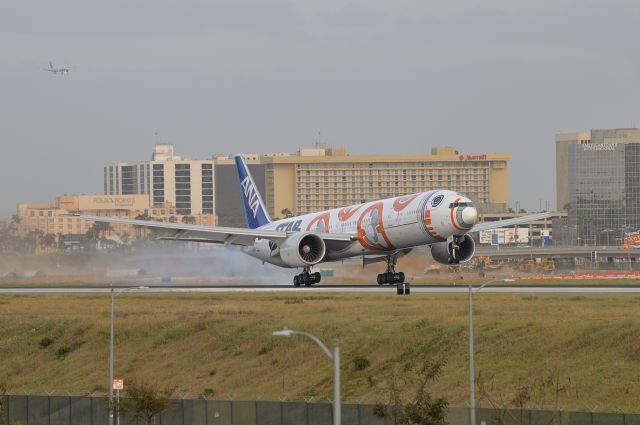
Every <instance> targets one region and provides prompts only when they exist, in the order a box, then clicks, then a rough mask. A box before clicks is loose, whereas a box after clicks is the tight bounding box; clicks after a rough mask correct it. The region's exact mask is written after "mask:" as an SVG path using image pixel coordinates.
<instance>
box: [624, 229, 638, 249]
mask: <svg viewBox="0 0 640 425" xmlns="http://www.w3.org/2000/svg"><path fill="white" fill-rule="evenodd" d="M624 245H625V246H634V247H640V231H636V232H632V233H625V234H624Z"/></svg>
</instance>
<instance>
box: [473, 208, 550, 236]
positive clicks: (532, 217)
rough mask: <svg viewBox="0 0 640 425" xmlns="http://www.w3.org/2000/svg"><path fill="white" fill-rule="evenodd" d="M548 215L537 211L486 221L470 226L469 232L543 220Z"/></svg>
mask: <svg viewBox="0 0 640 425" xmlns="http://www.w3.org/2000/svg"><path fill="white" fill-rule="evenodd" d="M549 217H551V214H549V213H548V212H543V213H537V214H529V215H524V216H522V217H516V218H509V219H506V220H498V221H488V222H485V223H478V224H476V225H475V226H473V227H472V228H471V230H470V232H480V231H481V230H491V229H498V228H500V227H508V226H513V225H514V224H521V223H530V222H532V221H536V220H543V219H545V218H549Z"/></svg>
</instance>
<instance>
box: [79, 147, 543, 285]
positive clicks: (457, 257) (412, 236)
mask: <svg viewBox="0 0 640 425" xmlns="http://www.w3.org/2000/svg"><path fill="white" fill-rule="evenodd" d="M234 158H235V163H236V171H237V177H238V183H239V188H240V195H241V198H242V203H243V205H244V218H245V224H246V227H245V228H235V227H208V226H198V225H187V224H178V223H164V222H154V221H144V220H127V219H118V218H109V217H98V216H87V215H78V216H79V217H80V218H82V219H85V220H93V221H100V222H106V223H117V224H128V225H135V226H142V227H147V228H151V229H162V230H165V231H167V232H168V233H169V236H163V237H161V238H159V239H163V240H178V241H191V242H203V243H221V244H223V245H224V246H228V245H239V246H241V247H242V250H243V252H245V253H246V254H248V255H250V256H252V257H255V258H258V259H260V260H262V261H263V262H267V263H271V264H275V265H276V266H280V267H289V268H301V269H303V272H302V273H301V274H298V275H297V276H295V277H294V279H293V284H294V285H295V286H300V285H305V286H310V285H312V284H315V283H318V282H320V273H318V272H315V273H313V272H312V268H313V266H316V265H318V264H320V263H324V262H330V261H337V260H342V259H345V258H350V257H363V264H364V265H366V264H370V263H375V262H379V261H384V262H386V264H387V271H386V272H385V273H382V274H379V275H378V284H380V285H382V284H396V283H402V282H404V273H402V272H397V271H396V262H397V260H398V258H399V257H401V256H404V255H406V254H408V253H409V252H410V251H411V249H412V248H415V247H418V246H423V245H429V246H430V247H431V254H432V256H433V258H434V260H436V261H437V262H439V263H441V264H446V265H454V264H459V263H462V262H465V261H469V260H470V259H471V258H472V257H473V254H474V252H475V242H474V240H473V239H472V238H471V236H470V235H469V233H470V232H477V231H480V230H489V229H494V228H499V227H505V226H510V225H514V224H518V223H524V222H530V221H534V220H539V219H542V218H546V217H548V216H549V214H548V213H539V214H531V215H528V216H524V217H518V218H515V219H509V220H501V221H496V222H490V223H479V224H476V223H477V221H478V211H477V210H476V208H475V206H474V205H473V202H471V200H470V199H468V198H466V197H464V196H462V195H460V194H458V193H456V192H452V191H449V190H432V191H429V192H421V193H415V194H410V195H404V196H399V197H396V198H389V199H383V200H379V201H372V202H366V203H363V204H359V205H351V206H348V207H344V208H336V209H332V210H329V211H322V212H319V213H313V214H306V215H302V216H298V217H291V218H287V219H283V220H279V221H271V219H270V218H269V214H268V213H267V210H266V208H265V206H264V202H263V201H262V197H261V196H260V193H258V191H257V189H256V185H255V183H254V181H253V178H252V177H251V173H250V172H249V169H248V168H247V166H246V164H245V162H244V160H243V159H242V157H241V156H240V155H236V156H235V157H234Z"/></svg>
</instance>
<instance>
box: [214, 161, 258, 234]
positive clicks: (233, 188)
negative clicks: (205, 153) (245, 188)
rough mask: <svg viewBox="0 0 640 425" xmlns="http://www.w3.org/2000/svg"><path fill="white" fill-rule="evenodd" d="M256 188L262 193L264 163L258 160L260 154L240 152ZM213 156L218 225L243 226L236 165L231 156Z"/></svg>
mask: <svg viewBox="0 0 640 425" xmlns="http://www.w3.org/2000/svg"><path fill="white" fill-rule="evenodd" d="M242 157H243V158H244V161H245V163H246V164H247V167H249V171H251V175H252V176H253V180H254V182H255V184H256V188H257V189H258V191H259V192H260V193H264V169H265V166H264V164H262V163H261V161H260V155H258V154H255V153H250V154H242ZM214 158H215V175H216V181H215V186H216V187H215V193H216V216H217V219H218V225H219V226H228V227H244V226H245V223H244V213H243V211H242V208H243V207H242V200H241V198H240V189H239V187H238V177H237V175H236V165H235V161H234V160H233V157H232V156H229V155H216V156H214Z"/></svg>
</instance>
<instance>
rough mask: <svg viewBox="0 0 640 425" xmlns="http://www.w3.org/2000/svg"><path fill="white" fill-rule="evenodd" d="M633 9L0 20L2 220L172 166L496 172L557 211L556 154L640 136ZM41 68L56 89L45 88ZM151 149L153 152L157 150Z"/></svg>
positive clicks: (396, 6)
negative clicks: (391, 158) (496, 168)
mask: <svg viewBox="0 0 640 425" xmlns="http://www.w3.org/2000/svg"><path fill="white" fill-rule="evenodd" d="M639 17H640V2H638V1H635V0H628V1H617V0H602V1H586V0H549V1H542V0H535V1H517V0H482V1H445V0H442V1H428V0H415V1H413V0H393V1H392V0H362V1H338V0H318V1H312V0H288V1H287V0H275V1H271V0H223V1H216V0H199V1H190V0H182V1H178V0H153V1H151V0H109V1H99V2H97V1H88V0H56V1H39V0H32V1H24V0H2V1H0V143H1V146H2V148H3V149H2V153H1V154H0V182H1V183H0V216H6V215H9V214H11V213H12V212H13V211H14V210H15V205H16V204H17V203H19V202H51V201H52V200H53V198H54V197H55V196H56V195H59V194H64V193H101V192H102V166H103V164H104V163H107V162H113V161H134V160H143V159H148V158H149V157H150V154H151V150H152V146H153V144H154V143H157V142H162V143H173V144H175V145H176V151H177V153H178V154H180V155H184V156H188V157H192V158H207V157H210V156H211V155H212V154H214V153H218V152H221V153H230V152H238V151H241V152H272V151H294V150H296V149H297V148H298V147H301V146H310V145H311V144H312V143H314V142H315V141H316V140H317V138H318V132H319V131H320V132H321V139H322V141H323V142H325V143H327V144H329V145H333V146H344V147H346V148H347V150H348V151H349V152H350V153H352V154H366V153H375V154H394V153H395V154H403V153H424V152H428V151H429V150H430V148H431V147H433V146H443V145H450V146H454V147H456V148H458V149H459V150H460V151H461V152H464V153H492V152H500V153H502V152H507V153H512V154H513V156H514V159H513V161H512V162H511V163H510V165H509V168H510V198H511V202H512V206H514V205H515V202H516V201H520V203H521V205H522V206H523V207H525V208H527V209H538V207H539V205H540V200H541V199H542V205H543V206H544V204H545V202H546V200H549V202H550V204H551V207H554V206H555V176H554V170H555V157H554V152H555V151H554V135H555V133H557V132H562V131H579V130H589V129H591V128H612V127H630V126H640V85H639V79H640V55H639V54H638V40H640V25H638V22H639V21H638V18H639ZM49 59H51V60H52V61H53V62H54V64H55V65H61V66H62V65H65V66H70V67H72V71H71V73H70V74H69V75H66V76H57V75H50V74H49V73H47V72H44V71H42V68H44V67H46V66H48V61H49ZM156 132H157V134H158V135H157V136H156V135H155V133H156Z"/></svg>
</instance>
